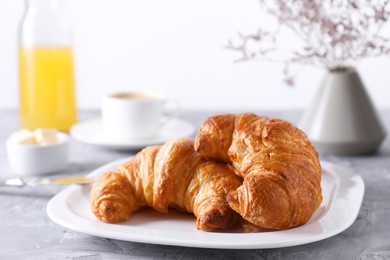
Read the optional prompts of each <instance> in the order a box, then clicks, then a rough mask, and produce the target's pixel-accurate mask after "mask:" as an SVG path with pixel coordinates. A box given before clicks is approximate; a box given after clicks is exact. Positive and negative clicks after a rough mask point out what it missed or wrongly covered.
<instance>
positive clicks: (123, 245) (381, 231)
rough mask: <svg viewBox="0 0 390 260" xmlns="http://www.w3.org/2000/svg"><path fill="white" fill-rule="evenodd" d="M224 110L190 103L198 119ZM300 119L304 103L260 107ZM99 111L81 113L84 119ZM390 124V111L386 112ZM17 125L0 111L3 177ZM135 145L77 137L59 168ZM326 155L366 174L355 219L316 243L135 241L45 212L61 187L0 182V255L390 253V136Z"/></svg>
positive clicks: (76, 168)
mask: <svg viewBox="0 0 390 260" xmlns="http://www.w3.org/2000/svg"><path fill="white" fill-rule="evenodd" d="M220 112H224V111H185V112H183V113H182V115H181V118H183V119H185V120H188V121H190V122H191V123H193V124H194V126H195V127H198V126H199V125H200V124H201V122H202V121H203V120H204V119H205V118H206V117H207V116H209V115H211V114H215V113H220ZM229 112H236V111H229ZM256 112H257V113H259V114H264V115H268V116H275V117H280V118H284V119H287V120H289V121H291V122H293V123H297V122H298V120H299V117H300V114H301V113H300V112H299V111H288V112H287V111H285V112H283V111H279V112H277V111H256ZM98 116H99V114H98V113H97V111H84V112H81V113H80V120H86V119H90V118H96V117H98ZM381 116H382V118H383V122H384V124H385V126H386V128H387V129H390V111H383V112H382V113H381ZM18 128H19V124H18V115H17V113H16V111H0V179H3V178H9V177H14V176H15V175H14V174H12V172H11V169H10V168H9V165H8V161H7V157H6V150H5V140H6V138H7V137H8V136H9V134H10V133H12V132H13V131H15V130H17V129H18ZM131 154H134V152H119V151H112V150H104V149H101V148H97V147H94V146H92V145H87V144H83V143H80V142H77V141H74V140H72V141H71V143H70V150H69V162H70V164H69V167H68V169H67V170H66V171H65V172H62V173H59V174H57V175H56V176H62V175H68V176H80V175H84V174H87V173H89V172H90V171H91V170H93V169H95V168H97V167H99V166H101V165H103V164H106V163H108V162H111V161H113V160H116V159H119V158H123V157H127V156H129V155H131ZM321 160H324V161H328V162H332V163H335V164H337V165H340V166H344V167H347V168H350V169H352V170H353V171H355V172H356V173H357V174H359V175H360V176H362V178H363V179H364V182H365V187H366V190H365V195H364V199H363V204H362V207H361V210H360V213H359V215H358V217H357V219H356V221H355V222H354V223H353V224H352V226H351V227H349V228H348V229H347V230H345V231H344V232H342V233H340V234H338V235H336V236H334V237H331V238H328V239H325V240H322V241H319V242H314V243H311V244H306V245H301V246H294V247H286V248H277V249H265V250H264V249H263V250H233V249H230V250H221V249H202V248H189V247H177V246H163V245H152V244H143V243H132V242H126V241H120V240H114V239H107V238H101V237H94V236H90V235H86V234H82V233H78V232H74V231H71V230H68V229H66V228H63V227H62V226H59V225H57V224H56V223H54V222H52V221H51V220H50V219H49V218H48V216H47V214H46V204H47V202H48V201H49V200H50V198H52V197H53V196H54V195H55V194H56V193H58V192H59V191H60V190H62V189H63V188H64V187H63V186H62V187H58V186H48V187H39V188H38V187H24V188H11V187H0V259H82V260H92V259H93V260H95V259H390V138H387V139H386V140H385V141H384V143H383V144H382V146H381V148H380V149H379V151H378V153H377V154H375V155H369V156H353V157H352V156H332V155H326V156H323V155H321Z"/></svg>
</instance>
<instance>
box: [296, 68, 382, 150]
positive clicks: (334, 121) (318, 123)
mask: <svg viewBox="0 0 390 260" xmlns="http://www.w3.org/2000/svg"><path fill="white" fill-rule="evenodd" d="M299 127H300V128H301V129H302V130H304V131H305V132H306V134H307V135H308V137H309V139H310V140H311V141H312V142H313V144H314V146H315V147H316V148H317V150H318V151H319V153H322V154H351V155H352V154H369V153H373V152H375V151H376V150H377V149H378V147H379V146H380V144H381V142H382V141H383V139H384V138H385V136H386V132H385V129H384V127H383V125H382V123H381V121H380V118H379V116H378V114H377V112H376V110H375V108H374V106H373V103H372V102H371V100H370V98H369V96H368V94H367V91H366V89H365V87H364V85H363V82H362V80H361V79H360V77H359V74H358V72H357V71H356V70H355V69H354V68H346V69H344V70H339V71H329V72H328V73H327V74H326V75H325V77H324V79H323V81H322V84H321V86H320V88H319V90H318V92H317V95H316V96H315V98H314V101H313V103H312V104H311V106H310V107H309V108H308V109H307V110H306V112H305V114H304V115H303V118H302V120H301V122H300V124H299Z"/></svg>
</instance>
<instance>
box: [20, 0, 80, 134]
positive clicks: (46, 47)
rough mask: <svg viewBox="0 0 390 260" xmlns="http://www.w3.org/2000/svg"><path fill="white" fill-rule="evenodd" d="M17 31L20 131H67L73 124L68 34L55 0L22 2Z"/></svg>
mask: <svg viewBox="0 0 390 260" xmlns="http://www.w3.org/2000/svg"><path fill="white" fill-rule="evenodd" d="M25 4H26V10H25V14H24V17H23V19H22V22H21V26H20V32H19V97H20V122H21V126H22V127H23V128H29V129H35V128H56V129H58V130H60V131H69V128H70V127H71V125H72V124H74V123H75V122H76V121H77V110H76V100H75V86H74V66H73V49H72V41H71V40H72V39H71V31H70V28H69V25H68V24H67V22H66V20H64V18H63V17H62V16H61V12H60V11H61V8H60V1H59V0H25Z"/></svg>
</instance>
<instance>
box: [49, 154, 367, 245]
mask: <svg viewBox="0 0 390 260" xmlns="http://www.w3.org/2000/svg"><path fill="white" fill-rule="evenodd" d="M120 162H123V160H120V161H116V162H112V163H109V164H107V165H104V166H102V167H100V168H98V169H97V170H95V171H93V172H92V173H91V174H90V176H95V177H96V176H98V175H100V174H102V173H104V172H106V171H108V170H111V169H113V168H114V167H115V166H116V165H118V164H119V163H120ZM322 166H323V174H322V181H321V186H322V189H323V202H322V204H321V206H320V208H319V209H318V210H317V211H316V212H315V214H314V215H313V217H312V218H311V220H310V221H309V222H308V223H307V224H305V225H303V226H301V227H297V228H293V229H289V230H283V231H270V232H257V233H244V232H243V231H242V230H240V229H236V230H230V231H225V232H204V231H198V230H197V229H196V228H195V217H194V216H192V215H190V214H181V213H177V212H174V211H172V212H170V213H168V214H162V213H158V212H155V211H153V210H151V209H149V210H144V211H141V212H137V213H136V214H134V216H133V217H132V218H131V219H130V220H128V221H126V222H123V223H119V224H107V223H103V222H100V221H98V220H97V219H96V218H95V217H94V215H93V214H92V213H91V211H90V209H89V193H90V189H91V186H90V185H86V186H78V185H73V186H70V187H68V188H66V189H64V190H63V191H61V192H60V193H58V194H57V195H56V196H55V197H53V198H52V199H51V200H50V201H49V203H48V205H47V213H48V215H49V217H50V218H51V219H52V220H53V221H54V222H56V223H57V224H59V225H61V226H64V227H66V228H69V229H72V230H75V231H78V232H82V233H86V234H90V235H94V236H100V237H106V238H113V239H119V240H125V241H134V242H142V243H152V244H162V245H175V246H188V247H201V248H226V249H260V248H277V247H287V246H295V245H302V244H307V243H311V242H315V241H319V240H322V239H325V238H328V237H331V236H334V235H336V234H338V233H340V232H342V231H344V230H345V229H347V228H348V227H349V226H350V225H352V223H353V222H354V221H355V219H356V217H357V215H358V213H359V209H360V205H361V203H362V199H363V194H364V183H363V180H362V178H361V177H360V176H358V175H356V174H354V173H353V172H351V171H350V170H347V169H344V168H341V167H338V166H336V165H333V164H330V163H325V162H323V163H322Z"/></svg>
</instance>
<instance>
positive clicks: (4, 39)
mask: <svg viewBox="0 0 390 260" xmlns="http://www.w3.org/2000/svg"><path fill="white" fill-rule="evenodd" d="M63 5H64V6H63V11H64V12H65V15H66V16H67V18H68V20H69V21H70V23H71V26H72V31H73V37H74V39H73V42H74V51H75V66H76V91H77V105H78V108H79V109H98V108H99V107H100V103H101V97H102V96H103V94H105V93H109V92H115V91H121V90H146V91H158V92H162V93H163V94H164V95H165V96H167V97H169V98H174V99H177V100H179V101H180V103H181V104H182V106H183V108H184V109H190V110H206V109H218V110H230V109H231V110H236V109H238V110H261V109H265V110H266V109H303V108H305V107H306V106H308V105H309V103H310V101H311V100H312V96H313V95H314V93H315V92H316V90H317V88H318V85H319V83H320V81H319V78H320V77H321V76H322V75H323V74H324V73H325V70H322V69H316V68H311V67H309V66H308V67H307V68H304V70H302V71H301V72H300V74H299V76H298V78H297V82H296V86H295V87H288V86H286V85H284V84H283V82H282V79H283V75H282V70H283V64H275V63H266V62H256V61H248V62H238V63H237V62H236V63H235V62H234V61H235V60H237V59H239V58H240V54H239V53H237V52H234V51H231V50H228V49H226V48H224V46H225V45H226V44H227V43H228V40H229V39H235V38H236V37H237V34H238V33H239V32H242V33H252V32H254V31H256V29H257V28H258V27H259V26H261V25H264V24H272V23H275V20H274V19H273V18H272V17H268V16H265V15H263V13H262V12H261V11H260V8H259V5H258V2H257V1H256V0H246V1H241V0H213V1H207V0H196V1H195V0H192V1H180V0H164V1H159V0H143V1H141V0H82V1H78V0H67V1H63ZM23 12H24V1H23V0H12V1H11V0H0V45H1V48H0V90H1V92H0V93H1V94H0V109H16V108H17V107H18V63H17V62H18V60H17V32H18V26H19V23H20V20H21V18H22V15H23ZM389 33H390V30H389ZM385 34H387V35H388V33H387V32H385ZM286 41H291V43H292V44H293V43H294V41H297V39H296V38H295V37H294V38H288V37H286ZM357 68H358V69H359V71H360V73H361V76H362V77H363V80H364V82H365V84H366V86H367V89H368V91H369V92H370V95H371V98H372V99H373V101H374V103H375V104H376V106H377V107H378V108H379V109H385V108H390V59H389V58H386V57H385V58H376V59H372V60H370V59H367V60H364V62H362V63H360V64H358V67H357ZM386 70H389V73H384V72H385V71H386Z"/></svg>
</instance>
